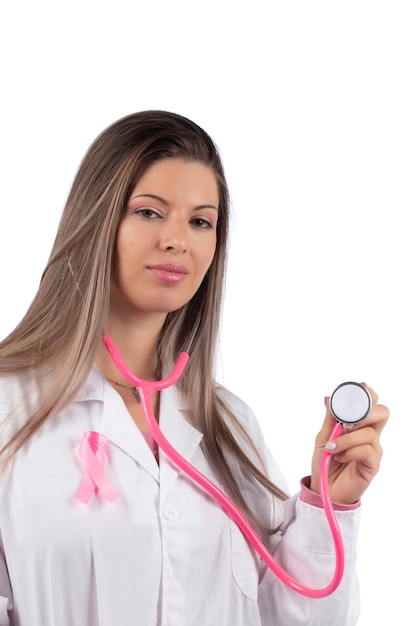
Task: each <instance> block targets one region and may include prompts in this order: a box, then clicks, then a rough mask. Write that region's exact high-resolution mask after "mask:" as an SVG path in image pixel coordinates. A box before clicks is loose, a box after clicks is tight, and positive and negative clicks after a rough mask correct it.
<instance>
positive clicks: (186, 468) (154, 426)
mask: <svg viewBox="0 0 417 626" xmlns="http://www.w3.org/2000/svg"><path fill="white" fill-rule="evenodd" d="M103 342H104V345H105V347H106V348H107V350H108V352H109V354H110V356H111V358H112V360H113V362H114V363H115V365H116V366H117V368H118V369H119V371H120V373H121V374H122V375H123V376H124V377H125V378H126V380H128V381H130V382H131V383H132V384H133V385H135V387H136V388H137V390H138V393H139V397H140V402H141V404H142V410H143V415H144V418H145V421H146V423H147V425H148V427H149V430H150V431H151V433H152V436H153V437H154V439H155V441H156V443H157V444H158V446H159V447H160V449H161V450H162V451H163V452H164V453H165V454H166V455H167V456H168V457H169V458H170V459H171V460H172V461H173V462H174V463H175V464H176V465H177V466H178V467H179V469H181V470H182V471H183V472H184V473H185V474H187V475H188V476H189V477H190V478H192V479H193V480H194V481H195V482H196V483H197V484H198V485H200V486H201V487H203V489H205V490H206V491H207V492H208V493H209V494H210V495H211V496H212V497H213V498H215V500H217V502H219V504H221V505H222V506H223V508H224V509H225V510H226V512H227V513H228V514H229V515H230V517H231V518H232V519H233V520H234V521H235V522H236V524H237V525H238V526H239V528H240V530H241V531H242V533H243V534H244V535H245V537H246V538H247V540H248V541H249V542H250V543H251V544H252V546H253V547H254V549H255V550H256V552H257V553H258V555H259V556H260V558H261V559H262V560H263V561H264V562H265V564H266V565H267V567H268V568H269V569H270V570H271V571H272V572H273V573H274V574H275V575H276V576H277V577H278V578H279V579H280V580H281V581H282V582H283V583H284V584H286V585H287V586H288V587H289V588H290V589H292V590H293V591H296V592H297V593H299V594H301V595H304V596H308V597H311V598H324V597H326V596H328V595H330V594H331V593H333V592H334V591H335V590H336V589H337V587H338V586H339V585H340V583H341V580H342V578H343V571H344V563H345V555H344V546H343V539H342V535H341V532H340V528H339V524H338V521H337V519H336V514H335V512H334V508H333V504H332V501H331V498H330V494H329V485H328V470H329V465H330V461H331V455H330V453H329V452H327V450H325V451H324V452H323V455H322V459H321V463H320V470H319V486H320V495H321V498H322V503H323V509H324V512H325V514H326V517H327V521H328V524H329V528H330V532H331V535H332V539H333V543H334V547H335V570H334V574H333V578H332V580H331V581H330V583H329V584H328V585H327V586H326V587H323V588H321V589H313V588H310V587H306V586H305V585H303V584H301V583H300V582H298V581H297V580H296V579H295V578H293V577H292V576H290V574H288V572H286V571H285V570H284V569H283V568H282V567H281V566H280V565H279V563H278V562H277V561H276V560H275V559H274V557H273V556H272V554H271V553H270V552H269V550H268V549H267V548H266V547H265V545H264V543H263V542H262V540H261V539H260V538H259V536H258V535H257V534H256V533H255V531H254V530H253V528H252V527H251V526H250V524H249V522H248V521H247V519H246V518H245V517H244V516H243V515H242V513H241V512H240V511H239V509H238V508H237V507H236V505H235V504H234V503H233V502H232V500H231V499H230V498H229V497H228V496H227V495H226V494H225V493H224V492H223V491H222V490H221V489H220V488H219V487H218V486H217V485H215V484H214V483H213V482H211V481H210V480H209V479H208V478H207V476H205V475H204V474H202V473H201V472H200V471H199V470H198V469H197V468H196V467H194V466H193V465H192V464H191V463H189V462H188V461H187V460H186V459H185V458H184V457H183V456H181V454H180V453H179V452H177V450H176V449H175V448H174V447H173V446H172V445H171V444H170V443H169V441H168V440H167V439H166V437H165V435H164V434H163V433H162V431H161V430H160V428H159V425H158V422H157V420H156V419H155V415H154V413H153V409H152V394H153V392H154V391H160V390H162V389H166V388H167V387H169V386H171V385H173V384H174V383H175V382H176V381H177V380H178V379H179V378H180V377H181V375H182V373H183V371H184V369H185V367H186V365H187V362H188V358H189V355H188V354H187V353H186V352H181V354H180V356H179V357H178V360H177V362H176V364H175V366H174V369H173V370H172V372H171V374H170V375H169V376H167V377H166V378H164V379H163V380H160V381H147V380H143V379H141V378H139V377H137V376H135V374H133V372H131V371H130V370H129V368H128V367H127V365H126V364H125V362H124V360H123V357H122V356H121V354H120V352H119V351H118V350H117V348H116V346H115V345H114V343H113V341H112V339H111V337H110V336H109V335H104V336H103ZM337 419H338V418H337ZM342 430H343V425H342V424H341V423H340V421H338V423H336V424H335V426H334V428H333V430H332V433H331V435H330V439H335V438H336V437H338V436H339V435H340V433H341V432H342Z"/></svg>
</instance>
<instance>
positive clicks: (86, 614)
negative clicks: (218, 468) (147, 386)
mask: <svg viewBox="0 0 417 626" xmlns="http://www.w3.org/2000/svg"><path fill="white" fill-rule="evenodd" d="M23 387H24V381H16V380H14V379H10V378H4V379H0V422H1V421H2V420H3V418H4V417H5V416H6V415H7V414H8V412H9V411H10V410H11V408H12V407H13V405H14V404H15V402H16V400H17V399H18V398H19V396H20V394H21V390H22V388H23ZM226 399H227V401H228V403H229V404H230V406H231V407H232V409H233V410H234V411H236V412H237V414H238V415H239V417H240V419H241V420H242V422H243V424H244V425H245V427H246V428H247V429H248V430H249V432H250V434H251V436H252V437H253V438H254V440H255V442H256V445H257V447H258V450H259V451H260V453H261V455H262V457H263V458H264V459H265V463H266V466H267V468H268V471H269V473H270V476H271V478H272V479H273V480H275V481H276V482H278V483H279V484H280V485H281V486H282V487H283V488H284V489H285V488H286V485H285V482H284V480H283V477H282V475H281V473H280V471H279V470H278V469H277V467H276V465H275V463H274V461H273V459H272V457H271V455H270V453H269V451H268V449H267V447H266V445H265V442H264V440H263V437H262V434H261V432H260V429H259V427H258V425H257V422H256V421H255V418H254V417H253V415H252V413H251V411H250V410H249V409H248V408H247V407H246V405H244V404H243V403H242V402H241V401H240V400H238V399H237V398H236V397H234V396H232V395H231V394H227V393H226ZM22 406H23V405H22ZM184 413H185V412H184V411H183V410H182V409H181V403H180V401H179V399H178V394H177V392H176V390H175V389H174V388H171V389H169V390H166V391H164V392H162V399H161V411H160V423H161V428H162V429H163V431H164V433H165V435H166V437H167V438H168V440H169V441H171V443H172V444H173V445H174V446H175V447H176V448H177V450H179V452H180V453H181V454H182V455H183V456H184V457H185V458H187V459H188V460H190V461H191V462H192V463H193V464H194V465H196V466H197V467H198V468H199V469H200V470H201V471H202V472H203V473H205V474H206V475H208V476H209V477H210V478H211V479H212V480H215V479H214V477H213V475H212V472H211V470H210V468H209V466H208V465H207V462H206V460H205V458H204V456H203V454H202V452H201V449H200V446H199V443H200V441H201V434H200V433H199V432H197V431H196V430H195V429H194V428H193V427H192V426H191V425H190V424H189V423H188V421H187V420H186V419H185V416H184ZM17 419H18V413H16V416H15V417H13V418H12V421H13V420H17ZM4 428H5V427H4V426H2V427H1V429H2V431H3V432H10V431H9V430H7V431H5V430H4ZM88 430H95V431H97V432H99V433H101V434H103V435H104V436H105V437H106V438H107V440H108V452H109V455H108V460H107V463H106V467H105V473H106V475H107V477H108V478H109V479H110V481H111V483H112V484H113V486H114V487H115V488H116V489H117V491H118V492H119V493H120V497H119V498H118V499H117V500H116V501H115V502H113V503H109V502H107V501H106V500H105V499H104V498H103V497H102V495H100V493H98V494H95V495H93V497H92V498H91V500H90V501H89V503H88V504H82V503H80V502H78V501H77V500H76V499H75V497H74V495H75V493H76V491H77V489H78V487H79V485H80V482H81V480H82V477H83V469H82V467H81V464H80V460H79V455H78V448H79V444H80V441H81V439H82V437H83V434H84V433H85V432H86V431H88ZM250 500H251V503H252V505H253V506H254V507H256V510H257V512H258V513H261V514H262V515H263V516H264V517H265V519H270V520H271V522H272V521H273V520H274V521H275V522H278V523H279V522H283V525H282V529H283V534H282V536H281V534H279V535H277V536H276V537H275V539H274V541H273V542H272V544H271V545H273V547H274V548H276V545H277V543H279V545H278V548H277V549H276V555H277V559H278V560H279V562H280V563H281V564H283V565H284V566H285V567H286V568H287V569H288V570H289V571H290V572H291V573H292V575H294V576H295V577H298V578H299V579H300V581H302V582H304V583H306V584H310V585H311V586H320V587H321V586H325V585H327V584H328V582H329V580H330V579H331V577H332V574H333V568H334V556H333V546H332V542H331V539H330V537H329V532H328V528H327V523H326V520H325V516H324V513H323V511H322V510H321V509H319V508H316V507H313V506H310V505H308V504H305V503H303V502H301V501H300V499H299V496H298V495H295V496H294V497H293V498H291V499H290V500H289V501H288V502H286V503H285V504H284V505H282V504H278V505H277V506H276V507H275V518H274V517H273V509H272V506H271V502H270V500H269V499H268V498H267V497H266V496H265V495H263V496H262V497H261V494H259V493H256V492H253V493H251V494H250ZM338 518H339V520H340V524H341V528H342V532H343V535H344V539H345V548H346V570H345V577H344V580H343V582H342V585H341V586H340V588H339V589H338V590H337V591H336V592H335V593H334V594H333V595H332V596H331V597H329V598H326V599H321V600H314V599H313V600H312V599H309V598H305V597H303V596H300V595H299V594H297V593H295V592H294V591H291V590H289V589H288V588H286V587H285V586H284V585H283V584H282V583H281V581H279V580H278V579H277V578H276V577H275V575H274V574H272V573H271V572H270V571H269V570H267V571H265V567H264V565H263V563H262V562H261V561H260V559H259V558H258V556H257V555H256V554H255V553H254V551H253V549H252V548H251V547H249V545H248V544H247V541H246V539H245V538H244V536H243V535H242V533H241V531H240V530H239V529H238V528H237V526H236V525H235V523H234V522H233V521H231V520H230V518H229V517H228V515H227V514H226V513H225V512H224V511H223V509H222V508H221V507H220V506H219V505H218V504H217V503H216V502H214V501H213V499H212V498H211V497H210V496H209V495H207V494H205V493H204V492H202V490H201V488H199V487H198V486H196V485H195V484H194V483H193V482H192V481H191V480H190V479H189V478H188V477H187V476H185V475H184V474H183V473H181V472H179V471H178V469H177V468H176V467H175V466H174V465H173V464H172V462H171V461H170V460H169V459H168V458H167V457H166V456H165V455H164V454H163V453H162V452H161V453H160V466H159V467H158V464H157V463H156V460H155V458H154V456H153V454H152V452H151V450H150V448H149V446H148V445H147V443H146V441H145V439H144V437H142V435H141V434H140V433H139V431H138V430H137V428H136V426H135V425H134V422H133V420H132V419H131V417H130V415H129V414H128V412H127V410H126V408H125V406H124V404H123V402H122V400H121V398H120V396H119V395H118V394H117V392H115V390H114V389H113V388H112V387H111V386H110V385H109V384H108V383H107V382H106V381H105V379H104V378H103V377H102V376H101V374H100V372H99V371H98V370H97V369H94V370H93V371H92V372H91V375H90V377H89V380H88V382H87V384H86V385H85V386H84V388H83V389H82V391H81V392H80V394H79V396H78V397H77V399H76V400H75V401H74V402H73V403H72V404H71V405H70V406H69V407H68V408H67V409H66V410H65V411H63V412H62V413H61V414H60V415H59V416H58V418H57V419H55V420H54V421H52V422H50V423H48V424H47V425H46V426H45V427H44V428H43V429H42V430H41V431H40V432H39V433H38V434H37V435H36V436H35V437H34V438H33V439H32V440H31V442H30V444H29V445H27V446H26V447H25V448H24V449H23V450H21V451H20V452H19V453H18V454H17V456H16V458H15V461H14V462H13V464H12V465H11V466H10V468H9V469H7V471H6V473H5V475H4V476H2V477H1V479H0V626H11V625H12V626H197V625H198V626H231V625H232V624H233V626H259V625H262V626H298V625H301V624H302V625H303V626H306V625H309V624H310V625H314V626H318V625H328V626H330V625H331V626H335V625H336V624H337V626H352V625H354V624H355V623H356V620H357V617H358V612H359V592H358V584H357V579H356V575H355V573H354V562H355V545H356V539H357V531H358V525H359V510H355V511H346V512H341V513H338Z"/></svg>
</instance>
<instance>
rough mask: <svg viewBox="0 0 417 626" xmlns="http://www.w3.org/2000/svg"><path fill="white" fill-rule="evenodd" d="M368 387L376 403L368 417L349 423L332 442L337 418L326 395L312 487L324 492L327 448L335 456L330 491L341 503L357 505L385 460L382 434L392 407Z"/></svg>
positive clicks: (314, 456) (373, 404) (330, 476)
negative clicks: (322, 480)
mask: <svg viewBox="0 0 417 626" xmlns="http://www.w3.org/2000/svg"><path fill="white" fill-rule="evenodd" d="M364 386H365V387H366V389H367V391H368V393H369V395H370V399H371V403H372V406H371V407H370V410H369V413H368V415H367V416H366V419H364V420H363V421H358V422H356V423H354V424H352V426H351V427H350V428H349V427H346V426H345V428H344V429H343V431H342V433H341V435H340V436H339V437H337V439H334V440H332V441H328V440H329V436H330V434H331V431H332V429H333V428H334V423H335V417H334V415H333V413H332V410H331V407H330V398H325V405H326V416H325V418H324V423H323V426H322V428H321V430H320V432H319V433H318V435H317V437H316V447H315V451H314V454H313V461H312V475H311V485H310V488H311V489H312V490H313V491H317V492H319V491H320V489H319V468H320V462H321V459H322V455H323V451H324V450H327V451H328V452H329V453H330V454H331V455H332V461H331V463H330V466H329V472H328V484H329V492H330V496H331V499H332V500H333V502H337V503H339V504H353V503H355V502H357V501H358V500H359V499H360V498H361V496H362V495H363V493H364V492H365V490H366V489H367V487H368V486H369V484H370V483H371V481H372V479H373V478H374V476H375V475H376V473H377V472H378V469H379V465H380V461H381V456H382V449H381V445H380V435H381V432H382V430H383V428H384V426H385V424H386V423H387V420H388V417H389V410H388V408H387V407H386V406H383V405H381V404H378V396H377V394H376V393H375V391H373V389H371V388H370V387H368V386H367V385H364ZM330 444H334V447H332V446H331V445H330Z"/></svg>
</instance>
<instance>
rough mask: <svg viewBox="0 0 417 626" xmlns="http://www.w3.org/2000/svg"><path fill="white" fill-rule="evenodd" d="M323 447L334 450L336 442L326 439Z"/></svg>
mask: <svg viewBox="0 0 417 626" xmlns="http://www.w3.org/2000/svg"><path fill="white" fill-rule="evenodd" d="M324 447H325V448H326V450H334V449H335V448H336V442H335V441H328V442H327V443H326V445H325V446H324Z"/></svg>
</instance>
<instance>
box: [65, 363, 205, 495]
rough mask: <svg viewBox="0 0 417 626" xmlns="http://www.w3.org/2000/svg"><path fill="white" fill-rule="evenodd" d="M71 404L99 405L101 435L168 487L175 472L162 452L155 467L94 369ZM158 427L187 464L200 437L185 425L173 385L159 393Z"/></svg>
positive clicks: (121, 405) (124, 412) (115, 397)
mask: <svg viewBox="0 0 417 626" xmlns="http://www.w3.org/2000/svg"><path fill="white" fill-rule="evenodd" d="M75 400H76V401H80V402H82V401H91V400H93V401H94V400H98V401H101V402H103V418H102V425H101V428H100V432H101V434H103V435H104V436H105V437H106V438H107V439H109V441H111V442H112V443H113V444H115V445H116V446H118V447H119V448H120V449H121V450H123V451H124V452H126V453H127V454H128V455H129V456H130V457H132V458H133V459H134V460H135V461H136V462H137V463H139V464H140V465H141V466H142V467H143V468H144V469H145V470H146V471H147V472H148V473H149V474H150V475H151V476H152V477H153V478H155V480H157V481H159V480H160V479H163V481H164V484H165V485H166V486H168V484H169V483H170V482H171V481H172V480H173V479H175V478H176V477H177V476H178V474H179V472H180V470H179V468H178V467H177V466H176V465H175V464H174V463H173V462H172V461H171V460H170V459H169V458H168V457H167V456H166V455H165V454H164V453H163V452H162V450H161V451H160V455H159V460H160V463H159V467H158V464H157V463H156V460H155V457H154V455H153V453H152V451H151V450H150V448H149V446H148V444H147V442H146V441H145V438H144V437H142V436H141V434H140V433H139V431H138V429H137V427H136V425H135V423H134V421H133V420H132V418H131V417H130V415H129V413H128V411H127V409H126V407H125V404H124V402H123V400H122V398H121V397H120V395H119V394H118V393H117V391H115V390H114V389H113V387H112V386H111V385H110V384H109V383H108V382H107V381H106V379H105V378H104V376H103V375H102V373H101V372H100V370H99V369H98V368H97V367H93V369H92V370H91V373H90V376H89V377H88V379H87V381H86V384H85V385H84V386H83V387H82V389H80V391H79V392H78V394H77V396H76V398H75ZM159 424H160V428H161V430H162V432H163V433H164V435H165V437H166V439H167V440H168V441H169V443H170V444H171V445H172V446H173V447H174V448H175V449H176V450H177V451H178V452H179V453H180V454H181V456H183V457H184V458H185V459H186V460H187V461H188V460H190V459H191V457H192V455H193V454H194V452H195V450H196V448H197V447H198V445H199V443H200V441H201V439H202V436H203V435H202V434H201V433H200V432H199V431H198V430H196V429H195V428H194V427H193V426H192V425H191V424H190V423H189V422H188V421H187V410H186V408H185V406H184V402H183V398H182V396H181V393H180V392H179V390H178V388H177V387H176V386H175V385H174V386H172V387H169V388H168V389H164V390H163V391H162V392H161V398H160V410H159Z"/></svg>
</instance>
